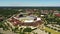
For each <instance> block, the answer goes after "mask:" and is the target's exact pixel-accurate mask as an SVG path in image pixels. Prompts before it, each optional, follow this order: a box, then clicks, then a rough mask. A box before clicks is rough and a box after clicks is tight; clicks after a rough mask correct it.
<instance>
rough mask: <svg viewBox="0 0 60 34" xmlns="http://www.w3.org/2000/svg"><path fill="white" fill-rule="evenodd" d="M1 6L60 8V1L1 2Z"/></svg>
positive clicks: (27, 0)
mask: <svg viewBox="0 0 60 34" xmlns="http://www.w3.org/2000/svg"><path fill="white" fill-rule="evenodd" d="M0 6H60V0H0Z"/></svg>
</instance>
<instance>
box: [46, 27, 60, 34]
mask: <svg viewBox="0 0 60 34" xmlns="http://www.w3.org/2000/svg"><path fill="white" fill-rule="evenodd" d="M45 30H46V31H47V32H51V34H60V32H58V31H56V30H53V29H51V28H48V27H45Z"/></svg>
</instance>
